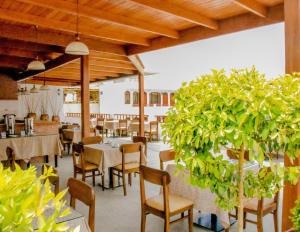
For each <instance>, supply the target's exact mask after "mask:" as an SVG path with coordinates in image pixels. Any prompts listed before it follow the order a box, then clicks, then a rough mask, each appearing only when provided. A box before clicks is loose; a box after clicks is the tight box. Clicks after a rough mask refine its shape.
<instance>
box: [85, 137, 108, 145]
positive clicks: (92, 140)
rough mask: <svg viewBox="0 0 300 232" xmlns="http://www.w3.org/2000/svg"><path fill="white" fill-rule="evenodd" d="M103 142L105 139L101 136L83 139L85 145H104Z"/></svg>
mask: <svg viewBox="0 0 300 232" xmlns="http://www.w3.org/2000/svg"><path fill="white" fill-rule="evenodd" d="M102 142H103V139H102V137H101V136H91V137H85V138H83V139H82V144H83V145H88V144H96V143H102Z"/></svg>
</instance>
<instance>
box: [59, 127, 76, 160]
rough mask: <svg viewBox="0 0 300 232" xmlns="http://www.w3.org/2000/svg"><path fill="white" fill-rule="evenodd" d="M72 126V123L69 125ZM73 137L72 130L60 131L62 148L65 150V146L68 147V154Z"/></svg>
mask: <svg viewBox="0 0 300 232" xmlns="http://www.w3.org/2000/svg"><path fill="white" fill-rule="evenodd" d="M70 126H72V125H70ZM73 138H74V132H73V131H65V130H63V131H62V140H61V143H62V145H63V147H64V150H66V146H67V148H68V155H69V154H70V150H71V145H72V143H73Z"/></svg>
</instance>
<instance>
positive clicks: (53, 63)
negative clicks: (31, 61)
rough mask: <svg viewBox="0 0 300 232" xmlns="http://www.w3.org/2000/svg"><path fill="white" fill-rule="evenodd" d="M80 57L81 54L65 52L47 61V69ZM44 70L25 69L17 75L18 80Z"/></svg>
mask: <svg viewBox="0 0 300 232" xmlns="http://www.w3.org/2000/svg"><path fill="white" fill-rule="evenodd" d="M78 58H79V56H73V55H68V54H64V55H61V56H60V57H58V58H56V59H53V60H50V61H48V62H47V63H45V67H46V70H50V69H53V68H57V67H60V66H62V65H64V64H66V63H69V62H72V61H74V60H76V59H78ZM43 72H44V71H30V70H29V71H25V72H23V73H20V74H19V75H18V76H17V77H16V81H20V80H24V79H27V78H30V77H32V76H36V75H38V74H40V73H43Z"/></svg>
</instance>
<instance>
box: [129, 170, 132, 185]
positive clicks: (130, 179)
mask: <svg viewBox="0 0 300 232" xmlns="http://www.w3.org/2000/svg"><path fill="white" fill-rule="evenodd" d="M131 181H132V178H131V173H128V183H129V185H130V186H131V184H132V182H131Z"/></svg>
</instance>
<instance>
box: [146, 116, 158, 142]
mask: <svg viewBox="0 0 300 232" xmlns="http://www.w3.org/2000/svg"><path fill="white" fill-rule="evenodd" d="M145 136H148V137H149V141H150V142H152V141H153V136H154V137H155V138H156V141H158V122H157V121H151V122H150V128H149V130H146V131H145Z"/></svg>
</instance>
